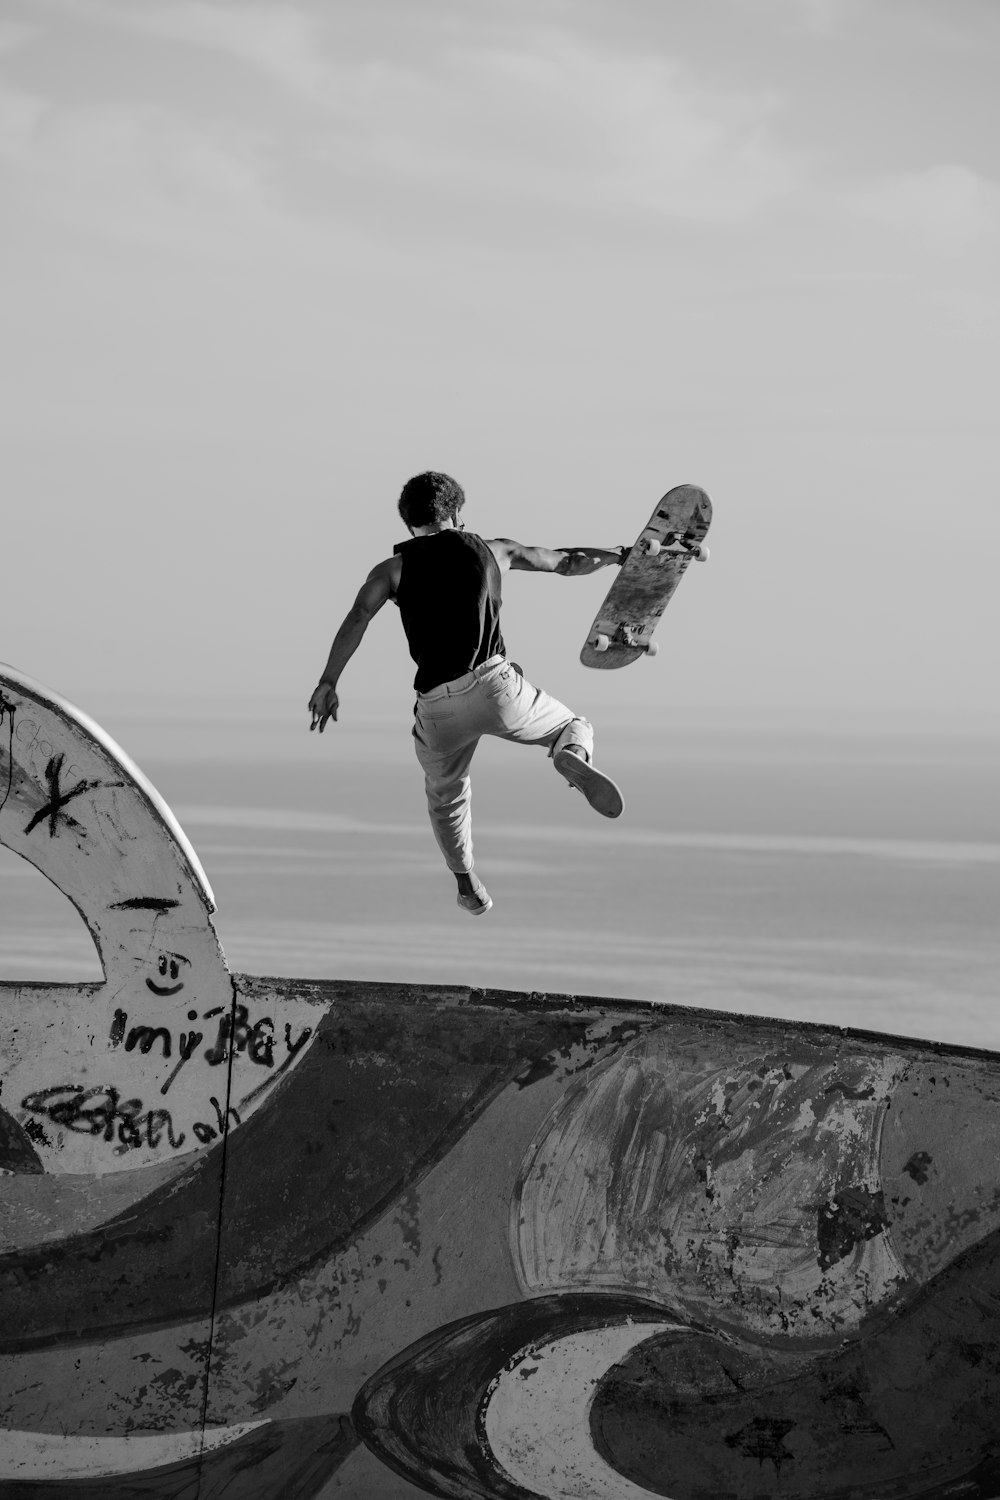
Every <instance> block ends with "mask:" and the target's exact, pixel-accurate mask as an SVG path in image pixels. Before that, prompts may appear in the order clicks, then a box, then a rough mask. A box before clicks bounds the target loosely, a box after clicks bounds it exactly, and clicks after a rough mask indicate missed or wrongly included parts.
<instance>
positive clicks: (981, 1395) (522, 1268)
mask: <svg viewBox="0 0 1000 1500" xmlns="http://www.w3.org/2000/svg"><path fill="white" fill-rule="evenodd" d="M0 840H2V842H3V843H4V844H6V845H7V846H8V847H9V848H11V849H12V850H14V851H16V852H17V853H18V854H20V855H21V856H23V857H24V858H26V859H28V860H30V861H31V862H32V863H33V864H35V865H36V866H37V868H39V869H40V870H41V871H42V872H43V873H44V874H45V875H46V876H48V878H49V879H50V880H52V881H53V882H54V883H55V884H56V885H57V886H58V888H59V889H60V890H61V891H63V892H64V894H65V895H66V897H67V898H68V899H69V900H70V901H71V902H73V904H74V905H75V906H76V907H77V909H78V910H79V912H80V914H81V916H82V917H83V919H84V921H85V922H86V923H87V926H88V928H89V929H90V931H91V933H92V935H93V937H94V942H95V945H96V948H97V951H98V954H99V955H100V959H101V964H102V968H103V971H104V976H105V977H104V980H103V982H97V983H91V984H80V985H64V984H63V985H60V984H54V985H48V984H19V983H8V984H3V985H0V999H2V1004H3V1023H2V1024H3V1049H2V1059H0V1070H2V1071H0V1085H2V1087H0V1429H2V1431H0V1496H2V1497H5V1500H62V1497H67V1500H68V1497H74V1500H91V1497H94V1500H96V1497H98V1496H100V1497H102V1500H103V1497H120V1500H140V1497H141V1500H145V1497H149V1500H154V1497H155V1500H271V1497H274V1500H278V1497H285V1496H295V1497H302V1500H326V1497H332V1496H334V1495H341V1496H344V1495H346V1496H351V1495H355V1496H358V1497H359V1500H369V1497H371V1500H379V1497H386V1500H389V1497H391V1500H396V1497H409V1496H417V1495H421V1494H431V1495H437V1496H442V1497H467V1496H477V1497H504V1500H512V1497H516V1500H526V1497H530V1500H535V1497H544V1500H636V1497H643V1496H667V1497H670V1500H717V1497H718V1496H720V1495H726V1496H732V1497H736V1500H757V1497H765V1496H773V1495H781V1496H788V1497H801V1500H807V1497H808V1500H835V1497H836V1500H847V1497H853V1500H895V1497H898V1500H917V1497H934V1500H946V1497H948V1500H951V1497H958V1496H960V1497H963V1500H964V1497H977V1496H979V1497H988V1496H996V1495H1000V1422H998V1420H997V1416H996V1413H997V1411H1000V1251H998V1245H1000V1151H998V1146H1000V1096H998V1091H1000V1059H998V1058H997V1057H995V1056H993V1055H989V1054H985V1053H975V1052H969V1051H960V1050H957V1049H950V1048H944V1047H937V1046H934V1045H931V1044H920V1043H914V1042H910V1041H903V1040H900V1039H896V1038H889V1037H880V1036H874V1035H864V1034H860V1033H851V1032H847V1031H842V1030H839V1029H836V1028H822V1027H806V1026H794V1025H789V1024H786V1023H778V1022H768V1021H761V1020H750V1019H741V1018H734V1017H732V1016H724V1015H716V1014H713V1013H711V1012H706V1011H686V1010H682V1009H678V1008H676V1007H668V1006H662V1007H661V1006H653V1005H641V1004H637V1003H626V1002H621V1001H616V1000H613V999H592V998H581V997H572V996H549V995H542V994H532V995H522V994H512V993H501V992H491V991H475V990H469V989H463V988H460V987H458V988H456V987H441V988H436V987H433V986H426V985H425V986H405V985H388V984H386V985H381V984H360V983H353V982H350V981H347V980H336V981H330V982H327V983H320V982H312V981H302V980H295V979H292V978H287V979H285V978H260V977H253V976H247V975H240V974H232V973H230V971H229V970H228V968H227V966H226V963H225V958H224V955H223V954H222V951H221V949H220V947H219V943H218V939H217V937H216V934H215V930H214V927H213V924H212V912H213V910H214V901H213V897H212V893H211V889H210V887H209V884H208V881H207V878H206V877H205V874H204V871H203V870H202V869H201V866H200V864H199V862H198V858H197V855H196V854H195V852H194V850H193V849H192V848H191V846H190V845H189V844H188V842H187V840H186V839H185V837H184V834H183V832H182V830H181V829H180V828H179V826H178V825H177V823H176V820H175V819H174V818H173V816H172V814H171V813H170V811H169V809H168V808H167V807H166V806H165V804H164V803H163V802H162V800H161V799H160V798H159V797H158V795H157V794H156V792H155V790H154V789H153V788H152V787H151V786H150V785H149V783H148V782H147V781H146V780H145V778H144V777H143V776H142V775H141V773H140V772H139V771H138V769H137V768H136V767H135V766H133V765H132V763H131V762H130V761H129V760H128V758H127V756H125V754H124V753H123V752H122V751H121V750H120V749H119V748H118V747H117V746H116V745H114V744H113V742H112V741H110V740H109V739H108V737H107V736H106V735H104V734H103V732H102V731H101V730H100V729H99V727H98V726H97V725H95V724H93V723H92V722H91V721H90V720H89V719H87V718H86V716H85V715H83V714H81V713H79V712H78V711H77V710H75V709H73V708H72V707H71V706H70V705H68V704H67V703H65V702H64V701H62V700H61V699H59V698H58V696H56V695H55V694H52V693H50V692H48V691H47V690H45V689H43V688H41V687H40V686H39V685H38V684H35V683H32V682H31V681H30V680H28V679H26V678H24V677H23V676H21V675H20V674H19V673H17V672H14V671H13V670H11V669H8V668H3V669H0Z"/></svg>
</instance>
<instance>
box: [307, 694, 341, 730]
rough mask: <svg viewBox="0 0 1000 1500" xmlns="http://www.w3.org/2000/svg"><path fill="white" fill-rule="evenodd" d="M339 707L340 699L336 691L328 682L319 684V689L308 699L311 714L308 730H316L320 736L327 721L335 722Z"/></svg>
mask: <svg viewBox="0 0 1000 1500" xmlns="http://www.w3.org/2000/svg"><path fill="white" fill-rule="evenodd" d="M339 707H340V699H339V698H338V697H337V690H336V688H334V687H331V686H330V684H329V683H328V682H321V683H320V685H319V687H318V688H317V689H316V691H315V692H314V693H313V695H312V697H311V698H310V699H309V712H310V713H311V714H312V723H311V724H310V725H309V728H310V729H318V730H319V732H320V734H322V733H323V730H324V728H325V727H326V721H327V719H332V720H333V722H334V723H335V724H336V722H337V709H338V708H339Z"/></svg>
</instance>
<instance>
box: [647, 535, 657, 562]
mask: <svg viewBox="0 0 1000 1500" xmlns="http://www.w3.org/2000/svg"><path fill="white" fill-rule="evenodd" d="M659 551H660V539H659V537H655V536H650V537H647V538H646V556H647V557H655V556H656V554H657V553H658V552H659Z"/></svg>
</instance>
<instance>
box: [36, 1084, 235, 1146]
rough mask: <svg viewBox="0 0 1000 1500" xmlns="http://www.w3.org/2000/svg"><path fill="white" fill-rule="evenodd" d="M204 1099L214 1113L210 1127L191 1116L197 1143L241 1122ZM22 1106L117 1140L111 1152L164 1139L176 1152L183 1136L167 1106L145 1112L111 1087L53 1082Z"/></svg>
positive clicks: (70, 1126) (67, 1126)
mask: <svg viewBox="0 0 1000 1500" xmlns="http://www.w3.org/2000/svg"><path fill="white" fill-rule="evenodd" d="M208 1102H209V1104H211V1106H212V1108H213V1110H214V1111H215V1125H214V1126H212V1125H208V1124H206V1123H205V1122H204V1121H202V1120H196V1121H195V1122H194V1124H193V1125H192V1126H191V1131H192V1134H193V1135H194V1137H195V1139H196V1140H197V1141H199V1142H200V1143H201V1144H202V1145H208V1144H209V1143H210V1142H212V1141H214V1140H217V1139H218V1137H219V1136H220V1135H223V1134H224V1133H225V1131H226V1130H228V1129H229V1125H230V1123H232V1124H233V1125H239V1124H241V1123H242V1122H241V1120H240V1115H239V1112H238V1111H237V1110H236V1109H234V1108H233V1107H232V1106H231V1105H230V1106H229V1107H228V1108H227V1109H225V1110H224V1109H223V1107H222V1105H221V1104H220V1103H219V1100H218V1099H217V1098H216V1097H215V1095H214V1094H212V1095H210V1096H209V1101H208ZM21 1107H22V1109H27V1110H30V1111H31V1113H32V1114H36V1115H41V1116H42V1117H43V1118H45V1119H48V1120H51V1122H52V1124H53V1125H61V1126H62V1128H63V1129H64V1130H72V1131H75V1132H77V1133H78V1134H80V1135H90V1136H97V1137H100V1138H101V1139H103V1140H105V1141H107V1142H108V1143H109V1144H110V1143H111V1142H112V1141H117V1145H116V1147H115V1150H116V1152H117V1153H118V1154H119V1155H121V1154H122V1153H123V1152H126V1151H134V1150H135V1149H137V1148H138V1147H139V1146H150V1147H152V1148H153V1149H155V1148H156V1147H158V1146H160V1145H161V1144H162V1143H163V1142H164V1141H166V1143H167V1144H168V1145H169V1146H172V1147H173V1149H174V1150H175V1151H176V1150H178V1149H179V1148H180V1147H181V1146H183V1144H184V1142H185V1140H186V1139H187V1136H186V1132H185V1131H183V1130H176V1129H175V1125H174V1120H173V1116H172V1115H171V1113H170V1111H169V1110H167V1109H149V1110H145V1111H144V1108H143V1103H142V1100H141V1099H123V1098H122V1097H121V1094H120V1092H119V1090H118V1089H116V1088H113V1087H111V1086H106V1087H105V1086H98V1087H96V1088H91V1089H85V1088H84V1086H83V1084H82V1083H65V1084H57V1085H55V1087H53V1088H48V1089H39V1090H38V1091H37V1092H36V1093H34V1094H29V1095H28V1096H27V1097H26V1098H25V1099H23V1100H22V1101H21ZM30 1123H31V1122H29V1126H30ZM26 1128H28V1127H26Z"/></svg>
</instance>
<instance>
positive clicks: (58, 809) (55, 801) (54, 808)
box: [24, 753, 101, 838]
mask: <svg viewBox="0 0 1000 1500" xmlns="http://www.w3.org/2000/svg"><path fill="white" fill-rule="evenodd" d="M65 758H66V757H65V756H64V755H63V754H61V753H60V754H59V755H53V756H52V758H51V760H50V761H49V763H48V765H47V766H46V767H45V780H46V781H47V782H48V784H49V801H48V802H47V803H46V804H45V806H44V807H40V808H39V809H38V811H37V812H36V813H35V815H34V817H33V818H32V819H31V820H30V822H28V823H26V824H25V825H24V831H25V833H31V831H32V830H33V829H34V828H37V827H38V824H39V823H40V822H41V821H42V819H43V818H48V820H49V838H52V837H53V836H54V834H55V832H56V824H57V821H58V819H59V818H63V819H64V820H65V822H66V823H67V825H68V826H69V827H70V828H79V827H80V824H79V823H78V822H77V821H76V819H75V818H72V817H70V815H69V813H68V812H64V811H63V809H64V808H65V806H66V803H67V802H72V800H73V798H74V797H80V796H82V795H83V793H84V792H91V791H93V790H94V788H95V787H98V786H100V785H101V783H100V782H99V781H78V782H77V784H76V786H74V787H70V789H69V791H63V789H62V787H61V786H60V785H59V781H60V777H61V776H62V768H63V761H64V760H65Z"/></svg>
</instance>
